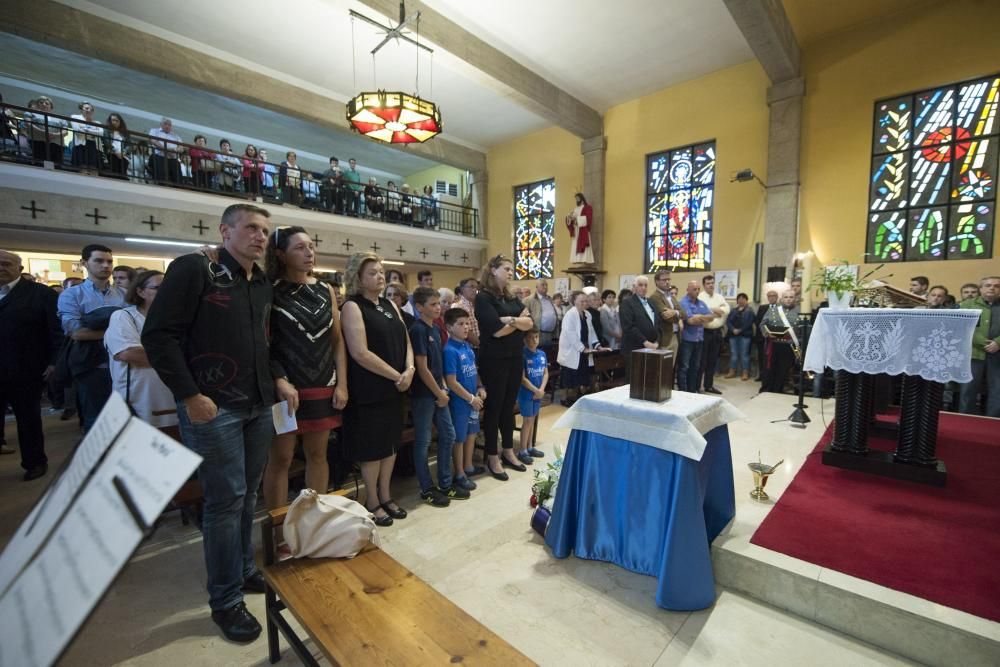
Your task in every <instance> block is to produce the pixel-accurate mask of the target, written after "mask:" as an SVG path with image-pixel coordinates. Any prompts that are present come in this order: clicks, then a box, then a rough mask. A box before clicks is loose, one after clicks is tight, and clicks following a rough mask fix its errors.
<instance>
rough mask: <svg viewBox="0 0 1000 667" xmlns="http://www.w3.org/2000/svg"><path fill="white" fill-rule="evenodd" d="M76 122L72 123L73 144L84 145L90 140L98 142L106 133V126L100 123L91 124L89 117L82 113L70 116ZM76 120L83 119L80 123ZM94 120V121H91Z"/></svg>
mask: <svg viewBox="0 0 1000 667" xmlns="http://www.w3.org/2000/svg"><path fill="white" fill-rule="evenodd" d="M70 118H72V119H73V120H74V122H72V123H70V125H71V126H72V127H73V145H74V146H83V145H84V144H86V143H87V142H88V141H93V142H95V143H96V142H98V141H100V140H101V137H102V136H103V135H104V128H102V127H100V126H99V125H91V124H90V123H88V122H87V119H86V118H84V117H83V115H82V114H73V115H72V116H70ZM75 121H81V122H79V123H77V122H75ZM90 122H93V121H90Z"/></svg>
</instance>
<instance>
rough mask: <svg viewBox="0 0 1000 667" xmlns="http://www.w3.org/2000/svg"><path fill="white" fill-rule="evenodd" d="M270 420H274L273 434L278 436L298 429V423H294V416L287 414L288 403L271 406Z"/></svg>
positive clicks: (283, 402)
mask: <svg viewBox="0 0 1000 667" xmlns="http://www.w3.org/2000/svg"><path fill="white" fill-rule="evenodd" d="M271 418H272V419H273V420H274V432H275V433H277V434H278V435H281V434H282V433H291V432H292V431H297V430H298V428H299V424H298V422H296V421H295V415H294V414H292V415H289V414H288V401H282V402H281V403H275V404H274V405H272V406H271Z"/></svg>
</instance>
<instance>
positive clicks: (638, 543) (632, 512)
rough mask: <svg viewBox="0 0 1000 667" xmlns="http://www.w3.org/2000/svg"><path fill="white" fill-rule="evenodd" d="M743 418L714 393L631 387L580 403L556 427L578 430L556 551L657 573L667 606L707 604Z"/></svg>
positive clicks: (660, 597) (554, 538)
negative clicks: (651, 396) (652, 393)
mask: <svg viewBox="0 0 1000 667" xmlns="http://www.w3.org/2000/svg"><path fill="white" fill-rule="evenodd" d="M743 418H744V416H743V414H742V413H741V412H740V411H739V410H737V409H736V408H734V407H733V406H732V405H731V404H730V403H729V402H727V401H726V400H724V399H722V398H718V397H715V396H706V395H699V394H690V393H687V392H673V396H672V398H671V399H670V400H669V401H665V402H663V403H652V402H649V401H640V400H636V399H632V398H630V397H629V387H628V386H627V385H626V386H621V387H616V388H614V389H609V390H608V391H603V392H600V393H596V394H590V395H588V396H584V397H583V398H581V399H580V400H578V401H577V402H576V403H575V404H574V405H573V407H572V408H571V409H570V410H568V411H566V413H565V414H563V416H562V417H560V419H559V421H558V422H557V423H556V424H555V427H556V428H572V429H573V432H572V434H571V436H570V440H569V444H568V447H567V451H566V455H565V458H564V460H563V465H562V473H561V476H560V478H559V490H558V493H557V494H556V497H555V504H554V506H553V510H552V518H551V520H550V521H549V525H548V529H547V531H546V534H545V541H546V543H547V544H548V545H549V547H550V548H551V549H552V553H553V554H554V555H555V556H556V557H558V558H565V557H567V556H569V555H570V554H573V555H575V556H576V557H578V558H587V559H592V560H603V561H607V562H611V563H615V564H616V565H619V566H621V567H624V568H626V569H628V570H631V571H633V572H638V573H640V574H646V575H649V576H653V577H657V579H658V581H659V585H658V588H657V593H656V603H657V604H658V605H659V606H661V607H664V608H666V609H671V610H676V611H690V610H695V609H704V608H706V607H709V606H711V605H712V603H713V602H714V601H715V580H714V577H713V573H712V561H711V557H710V555H709V546H710V544H711V542H712V540H713V539H715V537H716V536H717V535H718V534H719V533H720V532H721V531H722V529H723V528H725V527H726V525H727V524H728V523H729V521H730V520H731V519H732V518H733V516H734V514H735V498H734V493H733V468H732V459H731V454H730V443H729V430H728V428H727V426H726V425H727V424H729V423H730V422H733V421H736V420H738V419H743Z"/></svg>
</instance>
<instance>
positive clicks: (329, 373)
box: [264, 227, 347, 509]
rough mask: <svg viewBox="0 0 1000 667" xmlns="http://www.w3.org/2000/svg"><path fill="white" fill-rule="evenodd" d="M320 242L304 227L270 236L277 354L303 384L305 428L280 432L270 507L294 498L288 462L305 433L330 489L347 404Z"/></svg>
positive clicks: (316, 474)
mask: <svg viewBox="0 0 1000 667" xmlns="http://www.w3.org/2000/svg"><path fill="white" fill-rule="evenodd" d="M315 261H316V247H315V244H314V243H313V240H312V239H311V238H310V237H309V234H308V233H307V232H306V230H305V229H303V228H302V227H278V228H277V229H275V230H274V232H273V233H272V234H271V238H270V239H269V240H268V244H267V257H266V262H265V264H266V269H267V277H268V279H269V280H270V281H271V282H272V283H273V284H274V305H273V308H272V310H271V359H272V361H274V362H277V363H278V364H280V365H281V366H282V369H283V371H284V373H285V375H286V378H287V381H288V382H290V383H291V384H292V386H293V387H294V388H295V389H296V390H297V391H298V397H299V405H298V409H297V410H296V411H295V419H296V423H297V425H298V430H296V431H294V432H292V433H284V434H282V435H276V436H274V440H273V441H272V442H271V451H270V454H269V456H268V459H267V467H266V468H265V469H264V500H265V502H266V503H267V507H268V509H275V508H277V507H283V506H285V505H287V504H288V468H289V467H290V466H291V464H292V456H293V455H294V453H295V441H296V439H297V436H302V450H303V452H304V453H305V456H306V486H307V487H308V488H310V489H313V490H315V491H317V492H319V493H326V492H327V490H328V488H329V483H330V468H329V465H328V464H327V458H326V449H327V442H328V441H329V439H330V430H331V429H334V428H337V427H338V426H340V423H341V416H340V411H341V410H343V409H344V406H345V405H347V353H346V352H345V350H344V339H343V336H342V335H341V331H340V312H339V311H338V310H337V307H336V303H337V302H336V298H335V296H334V295H333V290H332V289H331V288H330V286H329V285H328V284H327V283H324V282H322V281H319V280H317V279H316V278H314V277H313V276H312V275H311V274H312V270H313V266H314V262H315Z"/></svg>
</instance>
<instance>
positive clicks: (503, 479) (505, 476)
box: [486, 465, 510, 482]
mask: <svg viewBox="0 0 1000 667" xmlns="http://www.w3.org/2000/svg"><path fill="white" fill-rule="evenodd" d="M486 472H488V473H489V474H491V475H493V479H499V480H500V481H501V482H506V481H507V480H509V479H510V476H509V475H508V474H507V473H505V472H504V471H503V470H501V471H500V472H493V469H492V468H490V467H489V466H488V465H487V466H486Z"/></svg>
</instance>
